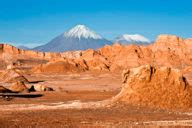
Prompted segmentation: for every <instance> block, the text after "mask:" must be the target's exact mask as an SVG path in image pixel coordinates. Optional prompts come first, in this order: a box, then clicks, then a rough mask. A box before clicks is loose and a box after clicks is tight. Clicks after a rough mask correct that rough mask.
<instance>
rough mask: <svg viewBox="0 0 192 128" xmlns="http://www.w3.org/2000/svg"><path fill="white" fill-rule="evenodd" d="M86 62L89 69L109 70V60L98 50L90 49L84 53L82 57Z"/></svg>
mask: <svg viewBox="0 0 192 128" xmlns="http://www.w3.org/2000/svg"><path fill="white" fill-rule="evenodd" d="M81 58H82V59H83V60H84V62H85V63H86V65H87V67H88V70H91V71H93V70H99V71H109V66H110V64H109V61H108V60H107V59H106V58H105V57H104V56H102V55H101V54H100V53H99V52H98V51H95V50H92V49H89V50H86V51H84V52H83V53H82V57H81Z"/></svg>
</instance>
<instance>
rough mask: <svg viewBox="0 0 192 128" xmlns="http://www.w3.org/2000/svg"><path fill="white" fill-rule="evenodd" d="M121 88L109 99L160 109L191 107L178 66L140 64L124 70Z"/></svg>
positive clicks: (186, 85)
mask: <svg viewBox="0 0 192 128" xmlns="http://www.w3.org/2000/svg"><path fill="white" fill-rule="evenodd" d="M122 77H123V80H122V82H123V85H122V90H121V92H120V93H119V94H118V95H117V96H115V97H114V98H113V103H115V104H116V103H118V104H119V103H122V104H132V105H138V106H148V107H156V108H163V109H183V108H189V107H191V101H192V97H191V94H190V91H189V84H188V82H187V80H186V78H185V77H183V75H182V73H181V72H180V71H179V70H178V69H172V68H169V67H160V68H159V67H155V66H150V65H144V66H141V67H138V68H132V69H127V70H124V72H123V75H122Z"/></svg>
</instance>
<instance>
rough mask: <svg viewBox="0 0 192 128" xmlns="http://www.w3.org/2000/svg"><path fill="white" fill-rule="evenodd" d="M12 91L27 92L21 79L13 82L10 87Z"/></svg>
mask: <svg viewBox="0 0 192 128" xmlns="http://www.w3.org/2000/svg"><path fill="white" fill-rule="evenodd" d="M9 89H10V90H11V91H12V92H29V90H28V88H27V86H26V85H25V83H24V82H22V81H17V82H15V83H13V84H12V85H11V86H10V88H9Z"/></svg>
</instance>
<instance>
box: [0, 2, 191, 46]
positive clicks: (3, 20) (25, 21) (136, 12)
mask: <svg viewBox="0 0 192 128" xmlns="http://www.w3.org/2000/svg"><path fill="white" fill-rule="evenodd" d="M191 5H192V1H191V0H0V42H13V44H16V45H20V44H23V45H26V46H30V47H32V46H37V45H40V44H44V43H47V42H49V41H50V40H51V39H53V38H54V37H55V36H57V35H59V34H61V33H63V32H64V31H66V30H68V29H70V28H71V27H73V26H75V25H77V24H85V25H86V26H88V27H90V28H91V29H92V30H94V31H96V32H97V33H99V34H101V35H102V36H104V37H105V38H107V39H111V40H112V39H114V38H115V37H117V36H120V35H121V34H124V33H128V34H136V33H137V34H142V35H144V36H146V37H147V38H149V39H150V40H155V38H156V37H157V35H159V34H175V35H179V36H181V37H184V38H189V37H192V7H191Z"/></svg>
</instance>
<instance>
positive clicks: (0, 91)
mask: <svg viewBox="0 0 192 128" xmlns="http://www.w3.org/2000/svg"><path fill="white" fill-rule="evenodd" d="M11 92H12V91H11V90H9V89H7V88H5V87H3V86H1V85H0V93H11Z"/></svg>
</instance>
